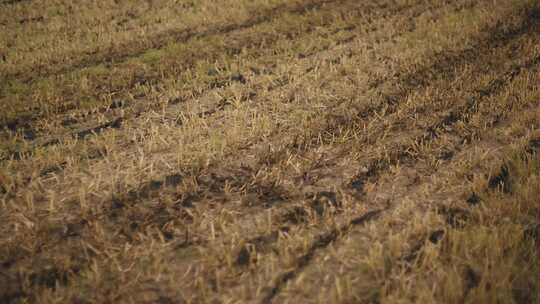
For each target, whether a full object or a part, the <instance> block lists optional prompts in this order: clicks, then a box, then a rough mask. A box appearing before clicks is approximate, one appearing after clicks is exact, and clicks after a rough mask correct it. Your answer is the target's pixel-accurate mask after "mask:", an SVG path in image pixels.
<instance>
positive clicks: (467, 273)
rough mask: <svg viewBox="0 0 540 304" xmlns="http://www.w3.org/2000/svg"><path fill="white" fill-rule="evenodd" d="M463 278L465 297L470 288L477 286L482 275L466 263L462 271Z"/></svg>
mask: <svg viewBox="0 0 540 304" xmlns="http://www.w3.org/2000/svg"><path fill="white" fill-rule="evenodd" d="M463 279H464V281H465V291H464V298H465V297H467V295H468V294H469V292H470V291H471V289H473V288H476V287H478V285H479V284H480V280H481V279H482V277H481V276H480V274H478V273H477V272H475V271H474V269H472V267H471V266H469V265H467V266H466V267H465V270H464V271H463Z"/></svg>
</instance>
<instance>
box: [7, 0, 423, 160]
mask: <svg viewBox="0 0 540 304" xmlns="http://www.w3.org/2000/svg"><path fill="white" fill-rule="evenodd" d="M332 1H337V2H339V3H340V6H337V7H332V8H329V9H328V12H329V14H330V12H334V11H336V12H340V11H342V10H344V8H343V7H341V6H346V5H353V6H354V5H356V4H355V2H354V1H351V0H332ZM323 2H324V3H326V4H330V3H332V2H331V1H323ZM319 4H320V5H319V6H316V5H315V6H314V5H310V6H306V7H303V8H302V7H299V8H297V9H296V11H295V12H296V13H298V14H301V15H303V14H307V13H309V12H311V11H313V10H316V9H320V8H322V7H325V6H326V5H323V4H322V2H321V3H319ZM413 7H414V6H411V7H409V6H399V7H397V8H395V9H389V8H388V6H387V5H383V4H379V5H378V6H372V5H367V4H366V10H368V12H367V13H365V14H368V15H369V16H371V15H372V16H375V18H380V19H382V18H385V15H384V14H383V15H381V16H377V15H378V14H381V13H383V12H386V11H388V14H395V15H398V14H399V13H401V11H402V10H407V9H412V8H413ZM416 7H418V5H417V6H416ZM368 8H369V9H368ZM355 10H357V13H356V15H357V16H356V17H354V18H353V19H354V20H356V19H358V18H361V19H362V20H364V18H363V17H362V16H364V12H361V10H360V8H359V7H356V6H355ZM330 15H331V14H330ZM370 22H376V20H371V21H370ZM349 23H352V24H354V22H353V21H352V20H351V21H349ZM328 24H329V23H328ZM328 24H326V26H328ZM254 26H255V25H254ZM354 26H355V25H353V28H354ZM314 30H315V29H314V28H313V27H311V28H309V29H308V31H306V32H303V33H302V35H306V34H310V33H311V32H313V31H314ZM216 35H217V34H216ZM201 37H204V36H201ZM248 38H249V37H248ZM293 38H294V37H290V39H293ZM194 39H195V38H194ZM261 39H263V40H264V41H265V43H266V44H272V43H275V42H276V41H279V39H280V38H278V37H270V38H268V37H259V38H258V39H248V42H247V43H244V44H242V45H243V47H251V48H253V52H256V50H255V49H256V48H254V46H256V45H258V44H259V43H260V40H261ZM346 43H349V41H348V40H347V39H345V40H344V41H342V42H341V44H346ZM324 51H326V50H321V51H318V52H316V53H313V54H308V55H306V56H304V57H306V58H309V57H313V56H315V55H316V54H317V53H320V52H324ZM195 61H196V60H195ZM188 65H189V64H188ZM231 77H232V78H231V79H229V80H227V81H226V83H225V84H224V85H225V86H229V85H230V84H231V83H235V82H243V81H245V79H244V80H242V78H243V76H242V75H240V78H235V77H234V76H231ZM146 81H147V82H153V81H156V79H154V80H151V79H147V80H146ZM213 86H214V85H212V84H210V85H209V89H212V87H213ZM217 86H218V87H219V86H223V84H221V85H220V84H217ZM205 92H206V90H205V91H204V92H200V93H199V94H198V95H201V94H204V93H205ZM196 95H197V94H196ZM196 97H197V96H195V98H196ZM143 98H144V96H142V97H139V98H138V99H137V101H136V102H135V103H134V104H133V105H130V104H128V103H121V104H119V103H118V102H117V101H114V102H113V103H112V104H111V105H106V106H102V107H99V108H97V109H95V110H94V111H92V112H91V115H97V114H103V113H106V112H108V111H110V110H111V109H116V108H118V107H121V108H124V109H126V110H127V112H128V113H130V110H129V108H131V107H133V106H136V105H137V103H139V102H140V101H141V100H142V99H143ZM183 101H185V100H184V99H183V98H182V99H179V100H173V101H170V102H171V103H172V104H175V103H178V102H183ZM155 107H159V105H154V106H152V105H150V106H149V107H148V106H143V107H142V108H139V109H134V110H133V111H134V113H131V114H130V115H128V116H132V117H137V116H139V115H140V114H141V113H143V112H145V111H151V110H152V109H153V108H155ZM74 109H76V105H75V104H73V103H69V104H68V105H67V106H60V107H59V113H58V114H59V115H60V114H62V113H66V112H69V111H70V110H74ZM40 118H41V116H40V115H38V116H35V117H31V116H26V115H23V116H20V117H18V118H17V119H15V120H13V121H9V122H6V123H5V124H3V125H0V130H1V129H4V128H7V129H8V130H11V131H13V132H15V131H16V130H17V129H23V130H25V131H24V133H32V134H36V133H37V132H36V131H35V130H33V127H32V124H33V123H34V122H35V121H37V120H39V119H40ZM86 119H88V118H87V117H86ZM114 119H116V118H113V120H114ZM58 142H59V140H58V139H52V140H48V141H45V142H44V143H42V144H39V143H38V144H37V145H36V146H35V147H33V148H31V150H34V149H36V148H39V147H40V146H42V145H45V146H48V145H51V144H53V145H54V144H57V143H58ZM28 152H29V151H24V152H23V153H18V152H17V151H11V152H8V154H7V155H6V156H4V157H3V159H4V160H5V159H9V158H10V157H12V156H13V157H14V158H15V159H17V158H20V155H21V154H28ZM0 161H1V159H0Z"/></svg>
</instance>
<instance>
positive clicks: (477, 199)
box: [466, 192, 481, 206]
mask: <svg viewBox="0 0 540 304" xmlns="http://www.w3.org/2000/svg"><path fill="white" fill-rule="evenodd" d="M480 201H481V199H480V197H479V196H478V194H476V193H475V192H473V193H472V194H471V196H469V197H468V198H467V200H466V202H467V203H468V204H469V205H471V206H476V205H478V203H480Z"/></svg>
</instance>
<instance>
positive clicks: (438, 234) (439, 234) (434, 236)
mask: <svg viewBox="0 0 540 304" xmlns="http://www.w3.org/2000/svg"><path fill="white" fill-rule="evenodd" d="M443 236H444V230H442V229H439V230H435V231H433V232H432V233H431V234H430V235H429V238H428V239H429V241H430V242H432V243H433V244H437V243H438V242H439V241H440V240H441V239H442V238H443Z"/></svg>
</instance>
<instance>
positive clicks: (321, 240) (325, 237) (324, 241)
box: [164, 121, 451, 293]
mask: <svg viewBox="0 0 540 304" xmlns="http://www.w3.org/2000/svg"><path fill="white" fill-rule="evenodd" d="M449 123H451V121H450V122H449ZM346 124H348V122H347V123H346ZM166 180H167V178H166V179H165V183H164V184H167V182H166ZM374 212H375V211H374ZM378 212H381V211H380V210H379V211H378ZM368 214H369V213H368ZM377 214H378V213H377ZM366 216H367V214H366ZM373 219H376V216H375V215H370V216H368V217H367V218H364V217H359V218H357V220H356V221H355V222H354V223H356V222H358V223H357V224H355V225H361V224H363V223H365V222H366V221H369V220H373ZM354 223H353V224H354ZM336 234H337V235H339V233H337V232H333V233H332V232H331V233H328V234H325V235H322V236H321V237H320V238H319V239H318V240H317V242H316V243H317V244H316V246H314V247H313V248H314V249H313V253H315V251H317V250H318V249H319V248H324V247H325V246H326V245H327V244H329V243H330V242H331V240H330V241H329V238H331V237H332V236H333V235H336ZM325 244H326V245H325ZM310 259H311V258H309V256H308V258H307V261H306V262H305V263H309V260H310ZM306 265H307V264H306ZM289 276H291V274H288V275H286V276H284V277H283V278H284V281H285V282H284V283H286V281H287V280H289V279H287V278H288V277H289ZM279 290H280V288H279V286H278V288H277V289H276V293H277V292H278V291H279Z"/></svg>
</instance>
